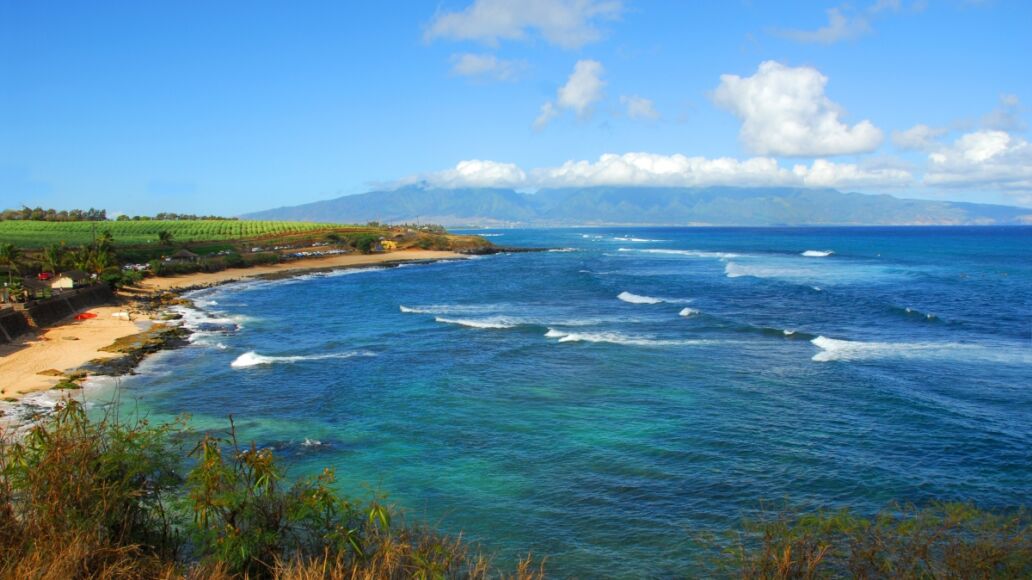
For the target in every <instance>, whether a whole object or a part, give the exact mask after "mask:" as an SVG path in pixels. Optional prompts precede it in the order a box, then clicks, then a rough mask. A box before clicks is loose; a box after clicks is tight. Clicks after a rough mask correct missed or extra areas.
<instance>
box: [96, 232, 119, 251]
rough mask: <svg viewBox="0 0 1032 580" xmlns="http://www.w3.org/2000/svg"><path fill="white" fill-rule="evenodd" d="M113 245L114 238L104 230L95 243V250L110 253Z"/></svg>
mask: <svg viewBox="0 0 1032 580" xmlns="http://www.w3.org/2000/svg"><path fill="white" fill-rule="evenodd" d="M114 244H115V236H113V235H111V230H104V231H103V232H101V233H100V236H99V237H98V238H97V241H96V243H95V245H96V246H97V250H98V251H103V252H110V251H111V248H112V246H114Z"/></svg>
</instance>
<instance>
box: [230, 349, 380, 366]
mask: <svg viewBox="0 0 1032 580" xmlns="http://www.w3.org/2000/svg"><path fill="white" fill-rule="evenodd" d="M357 356H376V354H375V353H372V352H369V351H365V350H358V351H351V352H336V353H330V354H315V355H295V356H266V355H262V354H258V353H257V352H255V351H253V350H252V351H248V352H245V353H244V354H242V355H240V356H238V357H237V358H236V360H234V361H233V362H231V363H229V366H231V367H233V368H235V369H245V368H250V367H256V366H260V365H271V364H277V363H296V362H302V361H310V360H327V359H344V358H354V357H357Z"/></svg>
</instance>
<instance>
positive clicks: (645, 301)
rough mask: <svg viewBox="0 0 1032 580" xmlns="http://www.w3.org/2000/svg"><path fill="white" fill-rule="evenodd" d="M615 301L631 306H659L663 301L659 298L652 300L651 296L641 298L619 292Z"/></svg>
mask: <svg viewBox="0 0 1032 580" xmlns="http://www.w3.org/2000/svg"><path fill="white" fill-rule="evenodd" d="M616 297H617V299H619V300H623V301H624V302H629V303H631V304H659V303H660V302H662V301H663V300H662V299H660V298H653V297H652V296H641V295H639V294H631V293H630V292H621V293H619V294H617V295H616Z"/></svg>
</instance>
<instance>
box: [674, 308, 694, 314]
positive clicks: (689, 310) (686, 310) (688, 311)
mask: <svg viewBox="0 0 1032 580" xmlns="http://www.w3.org/2000/svg"><path fill="white" fill-rule="evenodd" d="M698 313H699V311H698V310H696V309H694V308H682V309H681V312H678V314H679V315H680V316H695V315H696V314H698Z"/></svg>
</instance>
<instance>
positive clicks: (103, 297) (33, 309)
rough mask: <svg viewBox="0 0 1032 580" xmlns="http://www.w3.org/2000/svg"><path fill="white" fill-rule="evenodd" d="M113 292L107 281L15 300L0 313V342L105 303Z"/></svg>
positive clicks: (11, 339)
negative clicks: (25, 299) (68, 290)
mask: <svg viewBox="0 0 1032 580" xmlns="http://www.w3.org/2000/svg"><path fill="white" fill-rule="evenodd" d="M114 297H115V295H114V293H113V292H112V291H111V288H109V287H108V286H107V285H104V284H99V285H96V286H91V287H89V288H82V289H79V290H75V291H72V292H64V293H62V294H60V295H58V296H54V297H53V298H47V299H45V300H34V301H31V302H26V303H25V304H17V305H15V308H14V309H5V310H4V311H3V313H2V314H0V344H6V343H10V342H13V341H14V340H15V339H17V338H18V337H19V336H21V335H22V334H24V333H26V332H28V331H30V330H32V329H39V328H45V327H47V326H50V325H52V324H54V323H57V322H60V321H61V320H64V319H65V318H68V317H69V316H72V315H74V314H76V313H78V312H79V311H81V310H83V309H86V308H90V307H92V306H99V305H101V304H107V303H109V302H111V301H112V300H113V299H114Z"/></svg>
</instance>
